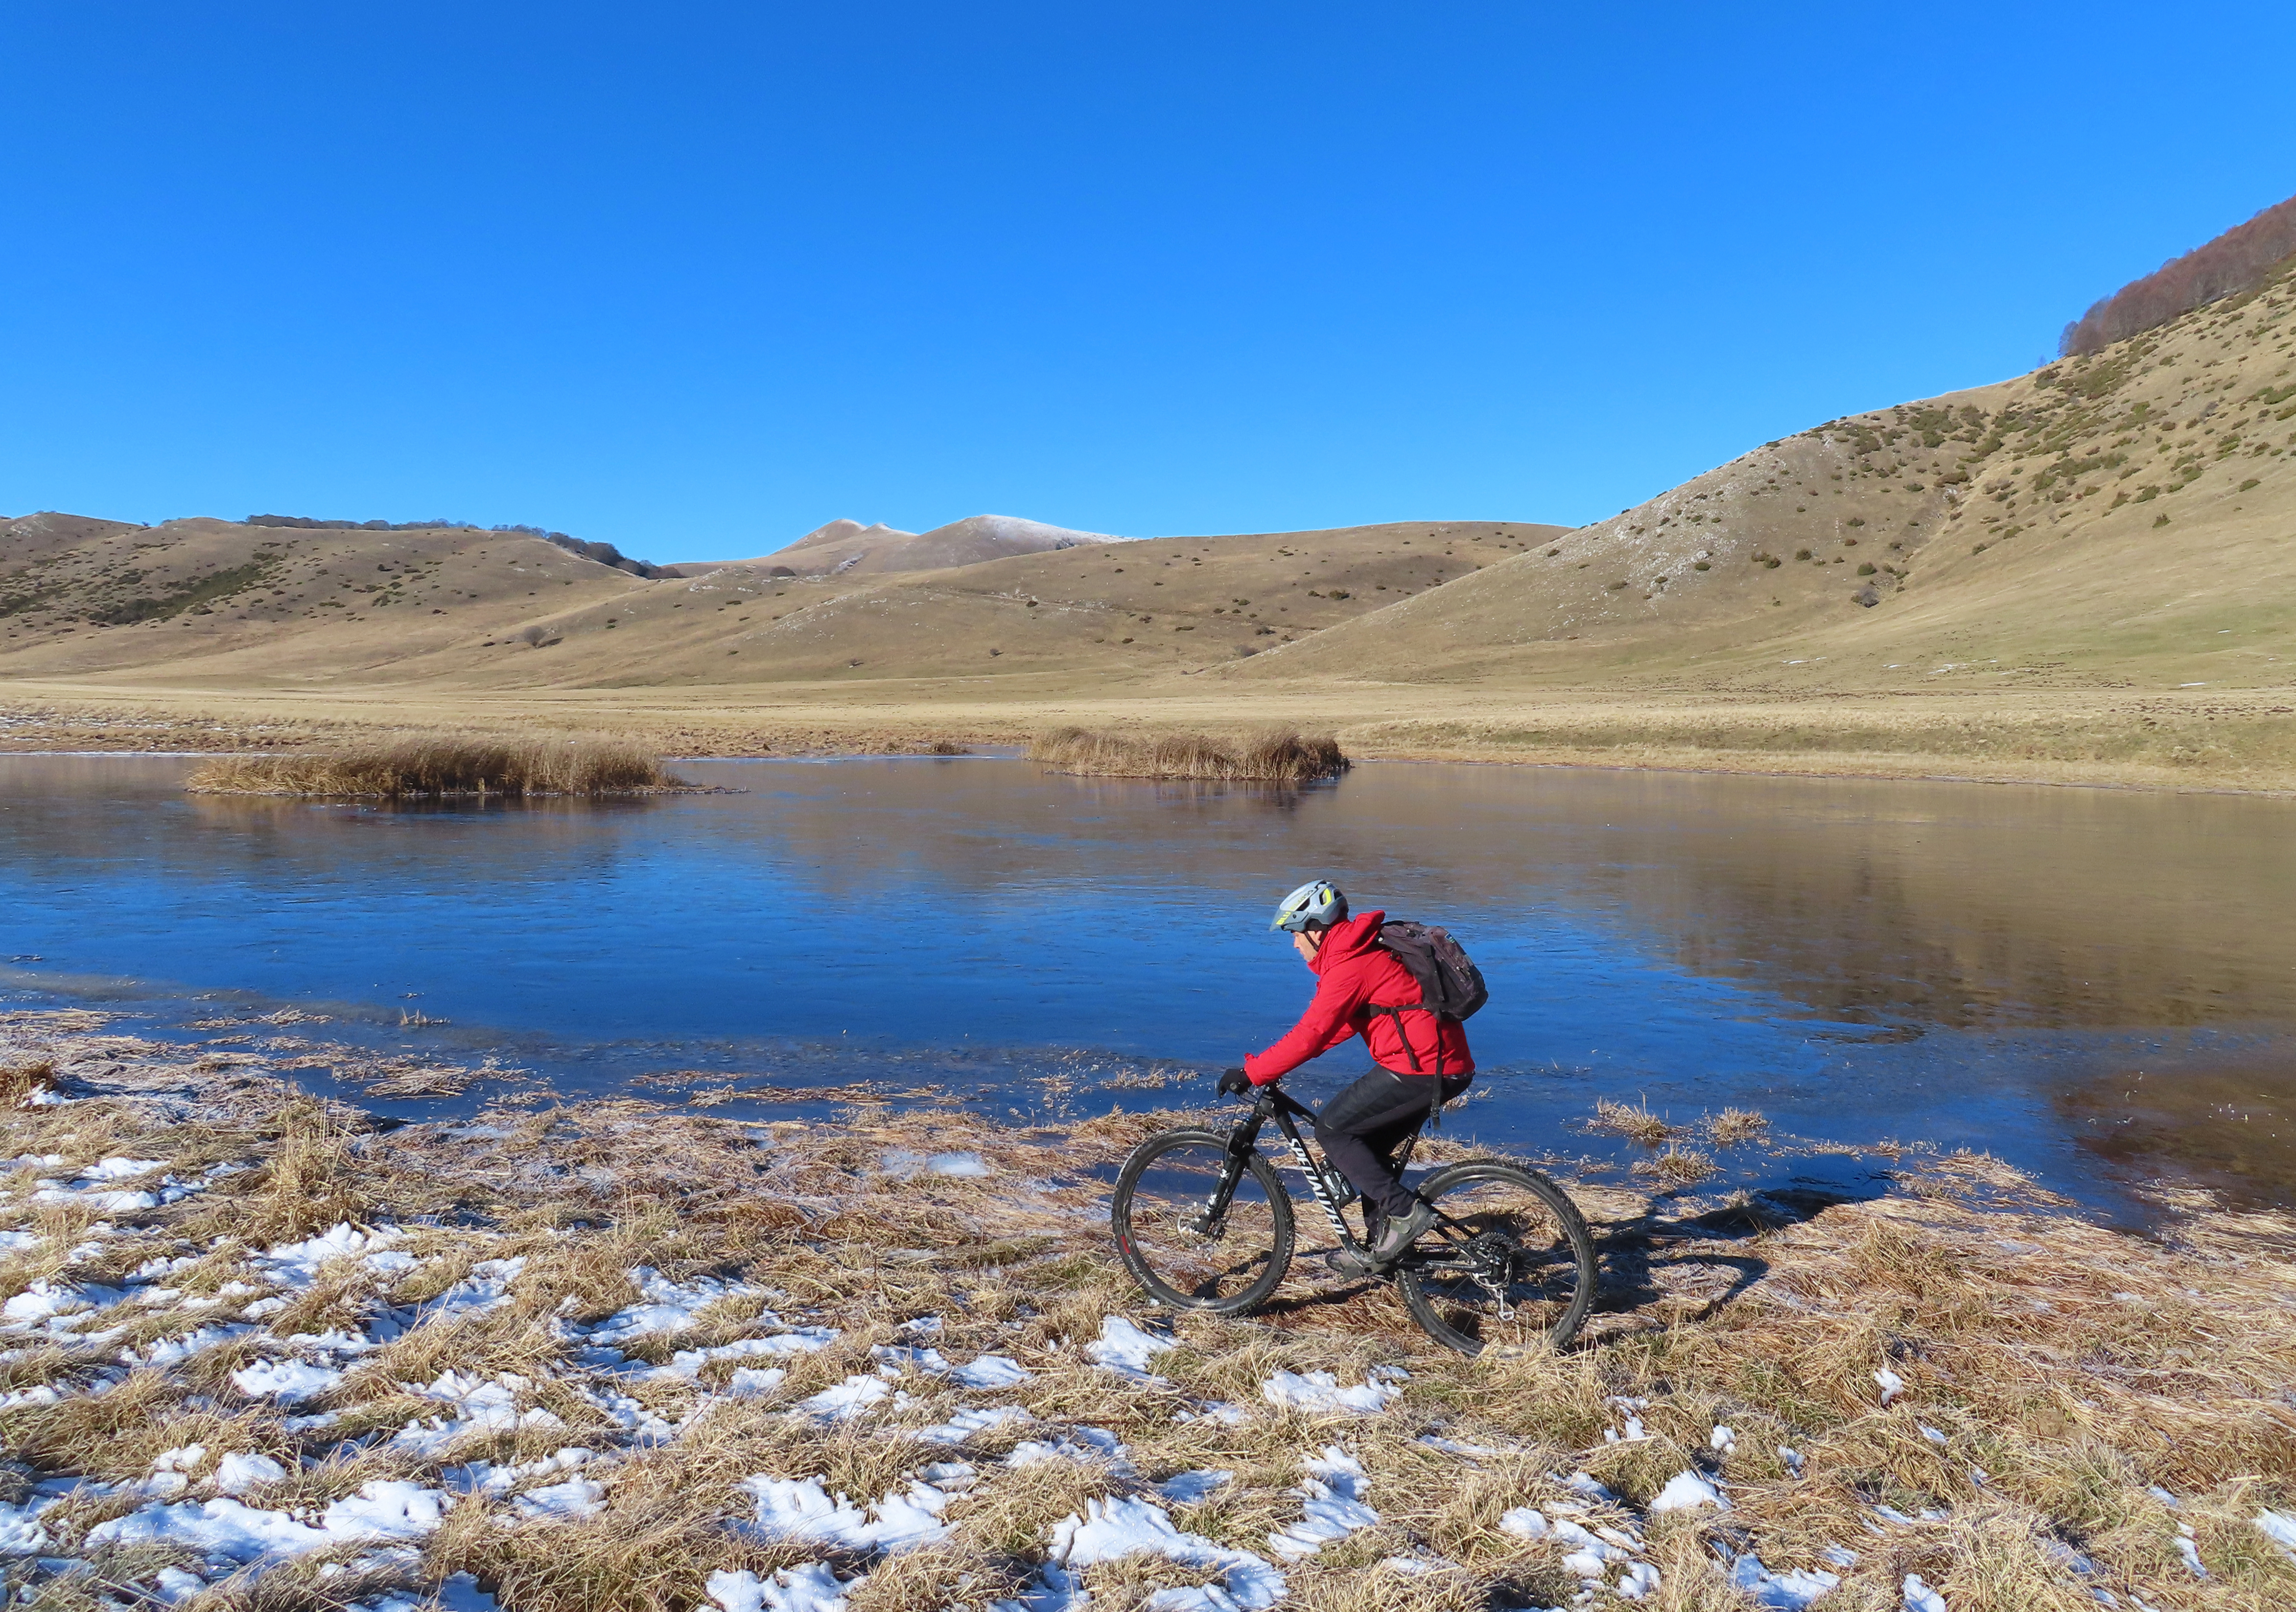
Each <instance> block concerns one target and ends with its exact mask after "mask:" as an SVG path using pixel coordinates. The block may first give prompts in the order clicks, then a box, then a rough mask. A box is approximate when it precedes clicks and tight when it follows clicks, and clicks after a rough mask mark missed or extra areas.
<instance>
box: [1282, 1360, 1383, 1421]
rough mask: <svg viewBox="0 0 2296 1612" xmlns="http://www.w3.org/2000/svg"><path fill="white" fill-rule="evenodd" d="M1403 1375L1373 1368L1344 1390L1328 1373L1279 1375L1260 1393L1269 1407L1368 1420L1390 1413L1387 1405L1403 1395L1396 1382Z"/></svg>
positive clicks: (1284, 1373) (1294, 1372) (1292, 1372)
mask: <svg viewBox="0 0 2296 1612" xmlns="http://www.w3.org/2000/svg"><path fill="white" fill-rule="evenodd" d="M1404 1375H1405V1373H1403V1372H1401V1371H1399V1370H1396V1369H1393V1368H1386V1369H1382V1368H1381V1367H1378V1366H1374V1367H1373V1368H1372V1369H1371V1371H1370V1373H1369V1374H1368V1375H1367V1376H1366V1377H1365V1379H1364V1380H1363V1382H1361V1383H1359V1384H1357V1386H1354V1387H1352V1388H1343V1387H1341V1386H1340V1379H1339V1378H1337V1377H1336V1376H1334V1375H1333V1373H1331V1372H1329V1371H1308V1372H1304V1373H1302V1372H1298V1371H1278V1372H1277V1373H1276V1374H1275V1376H1273V1377H1271V1378H1268V1379H1267V1381H1266V1382H1264V1383H1262V1384H1260V1385H1259V1392H1260V1394H1261V1395H1262V1396H1263V1397H1264V1398H1265V1399H1266V1400H1267V1402H1268V1403H1269V1404H1271V1405H1280V1406H1283V1408H1285V1409H1286V1410H1308V1411H1314V1412H1321V1413H1326V1414H1328V1413H1331V1412H1335V1411H1347V1412H1352V1413H1353V1414H1355V1415H1357V1416H1365V1415H1369V1414H1371V1413H1373V1412H1374V1411H1379V1410H1386V1409H1387V1404H1388V1402H1389V1401H1390V1400H1391V1399H1394V1398H1395V1397H1396V1396H1397V1395H1398V1394H1401V1393H1402V1392H1403V1389H1402V1386H1400V1384H1399V1383H1398V1381H1397V1379H1398V1378H1401V1377H1403V1376H1404Z"/></svg>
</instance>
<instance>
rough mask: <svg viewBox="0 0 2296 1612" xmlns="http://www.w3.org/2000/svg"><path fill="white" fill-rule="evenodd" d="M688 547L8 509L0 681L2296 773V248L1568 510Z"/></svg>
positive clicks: (700, 718)
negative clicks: (2109, 330) (1690, 470)
mask: <svg viewBox="0 0 2296 1612" xmlns="http://www.w3.org/2000/svg"><path fill="white" fill-rule="evenodd" d="M666 569H667V571H668V572H674V573H675V574H665V573H663V572H657V574H655V575H653V576H652V577H641V576H637V575H633V574H631V573H630V572H629V571H627V570H625V569H617V568H616V567H615V566H613V565H611V564H607V563H598V562H597V561H596V560H594V559H592V558H590V557H587V556H586V555H584V554H582V553H578V552H569V551H568V550H567V549H566V548H564V547H560V546H554V545H553V544H551V543H548V542H545V541H544V540H543V539H540V538H537V537H533V536H529V535H525V534H521V533H515V532H507V531H502V530H478V529H473V528H465V527H435V528H425V529H421V530H366V529H352V530H341V529H326V530H305V529H299V528H297V529H283V528H280V527H277V526H268V525H266V526H256V525H246V524H241V523H237V522H223V521H211V520H188V521H174V522H167V523H165V524H163V525H160V526H156V527H149V528H147V527H143V526H139V525H135V524H131V523H127V522H114V521H105V520H100V519H94V518H90V517H83V516H76V515H64V514H53V513H48V514H36V515H31V516H27V517H23V518H21V519H19V520H15V521H11V522H0V683H4V686H5V687H9V688H13V689H17V690H37V694H38V696H39V697H40V698H42V699H46V700H50V701H53V702H59V703H70V702H72V701H80V702H82V703H86V702H88V701H94V700H104V701H111V700H112V699H113V697H114V695H115V693H116V694H117V695H119V697H120V698H122V699H128V698H129V696H132V700H142V701H144V702H145V703H147V704H149V703H153V702H160V703H165V702H168V701H173V702H175V705H176V708H182V707H184V703H185V702H187V701H190V700H191V699H193V697H194V696H197V697H199V698H208V697H209V696H213V699H214V700H216V701H222V700H224V699H225V696H228V697H229V700H230V701H231V702H233V704H232V709H233V710H234V711H239V712H241V713H242V714H244V713H250V712H260V711H263V710H265V709H266V707H265V705H264V701H265V700H266V699H274V700H275V703H276V699H277V698H284V697H285V696H287V695H295V696H296V697H297V698H298V700H299V701H300V704H299V709H303V710H311V709H315V708H318V707H315V705H314V704H313V703H312V699H311V698H307V697H305V696H314V697H316V696H318V695H324V700H321V701H319V703H318V704H319V706H323V707H324V708H325V709H327V710H329V711H337V712H340V711H351V710H353V709H354V708H355V707H357V704H358V703H359V702H367V703H369V704H370V705H371V706H372V708H373V710H374V711H376V712H378V713H382V714H378V715H376V716H374V717H373V718H372V719H369V720H374V721H378V722H391V723H396V722H399V721H406V720H417V719H415V718H414V717H412V716H408V715H403V714H402V715H391V714H388V713H389V712H400V713H405V712H413V711H417V710H418V709H419V711H421V712H422V716H421V717H420V719H419V720H423V721H437V720H471V721H481V722H501V721H513V722H518V723H526V722H530V721H533V720H545V713H546V720H551V721H553V722H557V723H560V724H561V725H568V724H575V725H579V724H582V723H584V722H586V721H604V720H606V716H605V714H604V713H607V712H610V711H611V712H614V713H618V714H616V715H614V717H613V719H612V720H613V722H614V723H615V724H616V725H618V726H619V727H621V728H623V729H624V730H629V729H631V728H633V727H635V728H640V729H646V728H649V726H650V725H651V728H655V729H659V730H660V731H663V732H668V733H673V734H676V735H679V736H682V738H681V739H680V741H679V742H682V743H691V744H749V743H751V742H752V740H751V738H749V737H744V736H745V735H749V736H756V737H755V739H754V742H755V743H758V744H764V743H765V742H766V740H765V738H764V737H763V735H765V734H766V733H767V732H768V731H771V732H786V731H789V730H791V727H792V725H797V726H799V728H801V730H802V731H803V732H806V733H810V734H813V735H815V736H816V737H817V738H819V739H820V742H824V743H829V744H834V743H837V742H838V741H837V740H835V739H834V737H833V736H832V733H833V731H834V730H835V729H836V728H837V727H838V725H839V724H840V723H841V724H843V725H844V729H845V730H847V731H857V730H859V729H860V728H862V727H863V725H864V724H865V723H873V724H875V725H876V727H875V728H874V730H875V731H879V732H886V731H891V728H888V727H887V726H885V725H886V724H893V725H894V726H896V727H898V725H899V724H904V723H905V724H906V725H907V727H906V728H902V729H901V730H902V731H905V732H906V731H908V730H909V729H916V730H918V731H925V730H929V729H930V730H936V731H949V730H950V725H951V724H952V723H954V724H955V730H956V731H960V732H962V733H964V735H966V736H969V737H971V738H975V739H977V738H979V737H982V736H1001V737H1013V736H1018V735H1020V734H1022V733H1025V732H1027V731H1029V730H1030V729H1031V728H1034V727H1036V726H1038V725H1041V724H1042V723H1043V722H1044V721H1045V720H1046V719H1047V714H1048V713H1050V712H1053V711H1059V712H1060V713H1062V715H1063V716H1064V717H1069V718H1073V717H1076V716H1078V714H1080V713H1082V712H1084V711H1086V710H1087V708H1089V709H1090V710H1091V711H1092V712H1093V713H1094V720H1119V721H1125V722H1137V723H1170V722H1179V721H1185V722H1189V723H1195V724H1204V725H1211V726H1229V727H1234V726H1241V725H1245V724H1247V723H1253V722H1258V721H1260V720H1297V721H1305V722H1311V723H1313V724H1315V725H1316V726H1318V727H1323V728H1341V729H1343V730H1346V731H1348V732H1350V733H1351V734H1352V735H1354V738H1353V739H1352V740H1351V742H1352V743H1356V744H1359V745H1367V746H1370V747H1372V748H1374V749H1381V748H1384V749H1385V750H1386V751H1387V752H1389V753H1421V754H1459V753H1467V754H1492V755H1538V756H1543V757H1548V758H1552V759H1593V758H1595V757H1599V756H1605V755H1618V754H1620V753H1628V752H1632V753H1634V755H1635V757H1636V759H1637V760H1638V761H1642V762H1644V763H1645V764H1647V763H1648V762H1649V761H1651V760H1652V759H1653V758H1677V759H1685V760H1689V761H1693V764H1700V765H1704V764H1709V763H1710V761H1712V760H1713V759H1714V758H1716V757H1718V756H1721V755H1724V754H1726V753H1737V754H1741V756H1742V759H1743V756H1748V755H1751V756H1755V757H1757V758H1759V757H1760V756H1762V755H1764V754H1767V753H1773V752H1775V750H1778V749H1798V750H1800V751H1804V752H1815V751H1822V750H1831V751H1833V752H1837V753H1841V754H1842V755H1844V756H1852V757H1857V756H1862V757H1865V758H1866V760H1854V759H1853V760H1849V761H1844V762H1843V763H1842V765H1843V766H1844V768H1846V769H1853V770H1854V769H1867V768H1868V767H1869V763H1870V761H1871V758H1872V757H1873V756H1874V755H1877V754H1880V753H1906V754H1913V753H1921V754H1924V755H1929V756H1933V757H1934V756H1953V757H1968V756H1980V757H1983V758H1986V759H1987V760H1988V765H1989V766H1990V767H1993V768H1994V770H1993V771H1992V772H1989V774H1988V776H2006V775H2005V774H2003V773H2001V772H2000V771H1999V767H2000V766H2001V765H2005V763H2002V762H2001V761H2000V758H2002V757H2004V756H2007V755H2016V756H2021V757H2023V758H2025V759H2026V760H2028V761H2031V762H2032V764H2033V765H2034V766H2035V767H2039V766H2042V765H2044V764H2045V763H2046V765H2049V766H2064V765H2069V766H2075V767H2079V766H2089V765H2091V764H2092V763H2094V764H2095V765H2098V766H2102V765H2105V764H2107V763H2112V764H2114V765H2118V764H2120V761H2129V762H2130V764H2131V765H2136V764H2137V763H2138V762H2141V763H2142V764H2143V766H2144V767H2153V768H2156V769H2176V768H2186V769H2191V768H2194V767H2197V768H2199V769H2200V770H2199V771H2187V772H2186V773H2184V774H2181V775H2172V774H2171V773H2169V772H2162V773H2161V774H2160V775H2159V776H2162V777H2167V776H2183V777H2194V778H2200V777H2214V776H2217V774H2218V773H2222V774H2224V775H2225V776H2226V777H2230V776H2232V775H2233V774H2235V773H2236V774H2238V776H2239V778H2240V779H2241V780H2242V781H2243V785H2244V786H2252V785H2253V783H2254V779H2255V778H2256V777H2262V776H2264V775H2263V774H2260V773H2253V772H2251V771H2242V770H2241V769H2247V768H2251V766H2256V767H2263V768H2266V769H2267V770H2270V769H2277V770H2274V771H2272V772H2271V777H2273V778H2276V779H2277V778H2283V777H2284V778H2286V779H2288V780H2290V781H2291V783H2292V784H2296V723H2292V721H2291V720H2290V719H2291V717H2292V715H2296V695H2292V684H2296V676H2292V671H2291V668H2292V665H2296V259H2286V260H2284V261H2282V262H2280V263H2279V264H2278V265H2277V266H2276V267H2274V268H2273V269H2272V270H2271V272H2270V273H2268V274H2267V275H2265V276H2262V278H2261V279H2260V280H2259V281H2258V283H2256V284H2251V285H2250V286H2249V287H2248V289H2246V290H2244V291H2240V292H2235V294H2232V295H2229V296H2226V297H2223V298H2220V299H2218V300H2215V301H2212V302H2209V303H2206V304H2204V305H2202V306H2200V307H2197V308H2191V309H2189V310H2188V311H2185V312H2184V313H2182V314H2180V315H2177V317H2172V318H2169V319H2167V320H2166V321H2165V322H2163V323H2161V324H2158V325H2153V327H2151V328H2147V329H2144V330H2143V331H2140V332H2139V333H2136V334H2135V335H2133V336H2130V337H2128V338H2127V339H2125V340H2122V341H2117V342H2112V343H2110V344H2107V345H2104V346H2103V347H2100V348H2098V349H2097V350H2094V351H2090V352H2085V353H2080V354H2078V355H2076V356H2072V357H2070V358H2063V359H2061V360H2059V361H2057V362H2055V363H2052V364H2050V365H2047V366H2043V367H2042V368H2040V369H2038V370H2036V371H2034V372H2033V373H2031V374H2026V375H2021V376H2018V377H2016V378H2014V379H2012V380H2007V381H2003V382H1997V383H1995V384H1992V385H1988V386H1983V387H1979V388H1976V389H1973V390H1971V391H1962V392H1956V393H1952V394H1948V395H1947V396H1943V397H1939V398H1934V399H1925V400H1922V401H1918V402H1912V403H1906V404H1901V405H1898V406H1894V407H1887V408H1881V409H1875V410H1871V411H1868V412H1866V413H1861V414H1857V415H1849V416H1846V417H1844V418H1841V419H1838V420H1833V421H1830V422H1827V423H1826V424H1823V425H1818V426H1816V427H1813V428H1812V429H1810V430H1808V431H1804V432H1800V433H1798V434H1796V435H1793V436H1791V437H1786V438H1783V439H1781V440H1777V441H1775V442H1770V443H1766V444H1764V445H1763V446H1761V447H1759V448H1755V449H1754V450H1753V451H1751V452H1750V453H1747V454H1745V455H1743V456H1740V457H1738V458H1736V459H1734V460H1733V461H1731V462H1730V463H1729V464H1726V465H1721V466H1718V468H1716V469H1714V470H1711V471H1709V472H1707V473H1704V474H1702V475H1700V476H1696V477H1693V479H1692V480H1690V481H1687V482H1685V483H1684V484H1683V485H1681V486H1679V487H1677V488H1674V489H1670V490H1669V491H1667V492H1665V493H1662V494H1661V495H1660V496H1658V497H1657V498H1652V499H1650V500H1648V501H1647V502H1645V503H1644V504H1642V505H1639V506H1636V507H1635V508H1632V509H1629V510H1628V511H1626V512H1624V513H1622V514H1619V515H1616V516H1614V517H1612V518H1611V519H1609V520H1605V521H1601V522H1595V523H1594V524H1592V525H1589V526H1585V527H1581V528H1579V529H1576V530H1565V529H1563V528H1561V527H1556V526H1546V525H1536V524H1529V523H1522V522H1505V521H1493V522H1456V521H1455V522H1394V523H1389V524H1383V525H1375V526H1357V527H1348V528H1341V529H1334V530H1316V531H1294V532H1278V533H1258V534H1244V535H1227V536H1212V537H1169V538H1156V539H1112V538H1108V537H1105V536H1103V535H1101V534H1093V533H1081V532H1073V531H1069V530H1064V529H1062V528H1057V527H1048V526H1044V525H1041V524H1039V523H1037V522H1025V521H1018V520H1014V519H1012V518H1008V517H1002V516H973V517H970V518H968V519H966V520H963V521H958V522H951V523H950V524H948V525H947V526H942V527H939V528H935V529H934V530H931V531H927V532H923V533H917V534H911V533H906V532H902V531H898V530H894V529H892V528H890V527H884V526H876V527H863V526H861V525H860V524H859V523H858V522H852V521H838V522H831V523H830V524H829V525H827V526H824V527H823V528H820V529H818V530H816V531H815V532H812V533H809V534H808V536H807V537H805V538H803V539H799V541H798V542H796V543H794V544H791V545H790V546H789V547H786V548H784V549H782V550H780V551H778V552H777V553H775V554H773V555H764V556H760V557H759V558H757V559H752V560H746V561H742V562H737V563H731V564H708V565H705V564H694V563H688V564H685V565H681V566H678V567H675V568H666ZM616 691H619V692H616ZM635 691H648V692H646V694H645V695H644V698H643V699H640V698H638V697H636V695H635ZM610 695H611V697H610ZM626 696H627V697H626ZM132 700H131V701H130V703H132ZM107 708H114V707H109V706H108V707H107ZM217 708H219V707H217ZM799 711H803V712H806V713H808V714H807V715H806V716H805V717H804V718H803V720H802V723H799V719H798V718H796V717H794V716H791V714H790V713H792V712H799ZM585 713H587V716H586V715H585ZM952 713H961V720H960V716H958V715H953V714H952ZM2005 723H2006V724H2007V728H2013V729H2015V731H2014V732H2013V733H2010V734H2009V736H2007V737H2006V738H2005V737H2004V736H2003V734H2004V732H2005V728H2004V724H2005ZM2020 724H2021V726H2019V725H2020ZM2235 728H2237V729H2238V732H2237V733H2236V734H2235ZM808 742H812V741H808ZM2132 758H2133V759H2132ZM1928 764H1929V763H1926V762H1919V761H1904V762H1902V763H1898V762H1893V763H1891V765H1892V766H1896V767H1898V769H1900V770H1903V769H1907V768H1913V769H1918V768H1920V767H1922V766H1925V765H1928ZM2209 769H2217V773H2210V770H2209ZM2227 769H2229V770H2227ZM2092 770H2094V769H2092ZM2017 776H2027V775H2025V774H2020V775H2017ZM2031 776H2039V775H2038V774H2032V775H2031ZM2051 776H2054V775H2051ZM2098 776H2104V775H2101V774H2100V775H2098ZM2113 776H2120V775H2113ZM2131 776H2134V775H2131ZM2146 776H2153V775H2151V774H2148V775H2146ZM2272 786H2276V787H2277V786H2283V785H2279V784H2274V785H2272Z"/></svg>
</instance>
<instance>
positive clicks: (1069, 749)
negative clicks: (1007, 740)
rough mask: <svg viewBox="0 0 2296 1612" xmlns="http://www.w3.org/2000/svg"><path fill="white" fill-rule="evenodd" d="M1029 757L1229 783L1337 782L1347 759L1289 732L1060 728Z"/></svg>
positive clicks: (1331, 746)
mask: <svg viewBox="0 0 2296 1612" xmlns="http://www.w3.org/2000/svg"><path fill="white" fill-rule="evenodd" d="M1029 760H1030V761H1041V762H1043V763H1044V764H1045V765H1046V766H1047V767H1050V768H1052V769H1054V770H1055V771H1057V772H1073V773H1080V774H1085V775H1087V776H1090V777H1111V778H1193V779H1202V780H1206V781H1212V782H1223V783H1229V782H1233V783H1242V782H1250V783H1266V784H1295V785H1296V784H1312V783H1315V782H1316V781H1318V780H1319V779H1323V778H1330V777H1338V776H1339V775H1340V774H1341V773H1342V772H1344V771H1346V770H1347V768H1348V758H1347V757H1346V756H1345V755H1344V754H1343V753H1341V750H1340V745H1339V741H1338V740H1336V739H1325V738H1306V739H1303V738H1301V737H1300V736H1299V734H1297V733H1295V732H1291V731H1289V730H1283V731H1271V732H1267V733H1261V734H1256V735H1253V736H1251V737H1248V738H1242V739H1218V738H1211V737H1208V736H1205V735H1203V734H1200V733H1172V734H1128V733H1095V732H1093V731H1091V730H1089V729H1087V728H1054V730H1053V731H1052V732H1050V733H1046V734H1043V735H1040V736H1038V737H1037V739H1036V740H1035V741H1034V742H1033V743H1031V744H1029Z"/></svg>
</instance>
